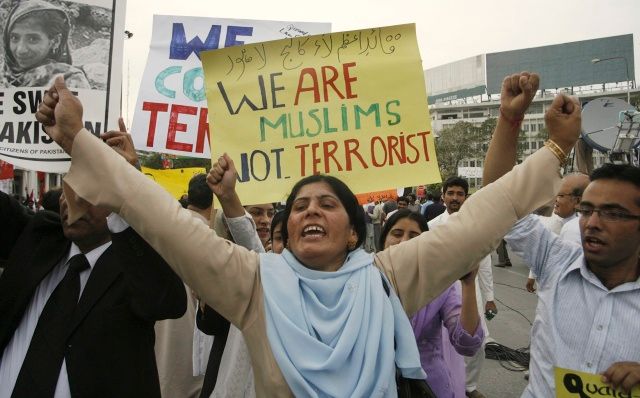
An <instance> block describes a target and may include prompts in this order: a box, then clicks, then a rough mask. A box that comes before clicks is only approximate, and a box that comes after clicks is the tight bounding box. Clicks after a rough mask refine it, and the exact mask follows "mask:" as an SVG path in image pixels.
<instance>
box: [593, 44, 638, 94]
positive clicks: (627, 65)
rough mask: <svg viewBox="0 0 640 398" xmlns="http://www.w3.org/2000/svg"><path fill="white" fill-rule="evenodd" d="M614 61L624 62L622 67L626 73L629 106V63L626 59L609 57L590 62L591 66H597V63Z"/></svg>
mask: <svg viewBox="0 0 640 398" xmlns="http://www.w3.org/2000/svg"><path fill="white" fill-rule="evenodd" d="M614 59H621V60H623V61H624V67H625V70H626V72H627V103H628V104H631V80H630V79H629V62H628V61H627V58H626V57H622V56H621V57H610V58H602V59H600V58H594V59H592V60H591V63H592V64H594V65H595V64H597V63H598V62H604V61H611V60H614Z"/></svg>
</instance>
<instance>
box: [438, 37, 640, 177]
mask: <svg viewBox="0 0 640 398" xmlns="http://www.w3.org/2000/svg"><path fill="white" fill-rule="evenodd" d="M520 71H534V72H537V73H538V74H540V80H541V81H540V88H539V91H538V92H537V93H536V97H535V99H534V101H533V103H532V104H531V107H530V108H529V110H528V112H527V114H526V115H525V118H524V121H523V122H522V131H523V133H524V134H523V136H522V137H523V139H522V140H521V146H522V148H521V150H522V151H521V153H522V157H524V156H527V155H529V154H531V153H532V152H533V151H535V150H537V149H538V148H540V147H541V146H542V145H543V143H544V140H545V139H546V137H544V136H545V134H544V133H542V134H541V131H543V129H544V113H545V111H546V109H547V107H548V106H549V104H550V103H551V101H552V100H553V97H554V96H555V94H556V93H558V92H567V93H569V94H573V95H576V96H578V98H579V99H580V102H581V103H582V105H583V107H584V106H585V105H586V104H587V103H588V102H589V101H591V100H593V99H595V98H600V97H617V98H621V99H624V100H625V101H626V100H627V95H629V96H631V103H632V104H634V103H636V102H637V101H638V97H639V90H638V89H637V88H635V87H634V84H633V83H634V81H635V77H634V51H633V35H631V34H628V35H622V36H612V37H605V38H600V39H593V40H584V41H579V42H571V43H563V44H557V45H550V46H543V47H535V48H526V49H520V50H513V51H504V52H499V53H490V54H481V55H477V56H475V57H471V58H466V59H463V60H460V61H456V62H452V63H449V64H446V65H441V66H438V67H435V68H432V69H427V70H426V71H425V79H426V82H427V90H428V93H429V112H430V116H431V128H432V130H433V132H434V133H435V135H436V136H438V135H439V133H441V132H442V130H443V129H445V128H447V127H450V126H452V125H454V124H456V123H458V122H460V121H465V122H469V123H471V124H473V125H475V126H480V125H481V124H482V122H484V121H485V120H486V119H488V118H497V117H498V116H499V112H500V110H499V109H500V88H501V85H502V80H503V78H504V77H505V76H507V75H509V74H513V73H518V72H520ZM605 160H606V156H605V155H604V154H603V153H600V152H598V151H594V166H596V167H597V166H599V165H601V164H602V163H604V162H605ZM481 169H482V159H464V160H462V161H461V164H459V173H460V174H461V175H463V176H465V177H467V178H468V179H469V183H470V186H471V187H472V188H480V187H481V186H482V178H481V176H482V171H481ZM443 178H446V176H443Z"/></svg>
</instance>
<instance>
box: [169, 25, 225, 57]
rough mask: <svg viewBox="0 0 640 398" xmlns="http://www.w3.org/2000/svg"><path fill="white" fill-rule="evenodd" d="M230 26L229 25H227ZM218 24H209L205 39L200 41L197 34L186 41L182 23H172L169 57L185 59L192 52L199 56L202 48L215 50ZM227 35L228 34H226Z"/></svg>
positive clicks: (217, 41) (218, 34)
mask: <svg viewBox="0 0 640 398" xmlns="http://www.w3.org/2000/svg"><path fill="white" fill-rule="evenodd" d="M229 28H231V27H229ZM221 30H222V28H221V26H220V25H211V29H210V30H209V34H208V35H207V39H206V40H205V41H204V43H203V42H202V40H200V38H199V37H198V36H196V37H194V38H193V39H191V41H189V42H187V35H186V34H185V32H184V25H183V24H181V23H174V24H173V31H172V33H171V46H170V47H169V58H170V59H180V60H185V59H187V58H189V56H190V55H191V53H192V52H194V53H196V56H197V57H198V58H200V52H201V51H204V50H217V49H218V43H219V42H220V31H221ZM227 36H228V35H227Z"/></svg>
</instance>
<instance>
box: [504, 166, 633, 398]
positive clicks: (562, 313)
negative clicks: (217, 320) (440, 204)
mask: <svg viewBox="0 0 640 398" xmlns="http://www.w3.org/2000/svg"><path fill="white" fill-rule="evenodd" d="M576 211H577V212H578V214H579V225H580V234H581V240H582V247H580V246H578V245H576V244H575V243H572V242H567V241H564V240H562V239H561V238H560V237H558V236H557V235H555V234H553V233H552V232H550V231H549V230H548V229H547V228H545V227H544V226H543V225H542V224H541V223H540V221H539V220H537V219H536V218H535V217H532V216H527V217H525V218H523V219H522V220H520V221H518V222H517V223H516V225H515V226H514V228H513V229H512V230H511V232H510V233H509V234H508V235H507V236H506V237H505V239H506V240H507V242H508V243H509V245H510V246H511V248H513V249H514V251H515V252H517V253H518V254H520V255H521V256H522V257H523V258H524V260H525V261H526V262H527V263H528V264H531V269H532V270H533V272H534V273H535V274H536V275H537V276H538V308H537V309H536V319H535V321H534V324H533V329H532V336H531V363H530V379H529V385H528V386H527V389H526V390H525V391H524V394H523V397H550V396H555V392H554V390H555V383H554V367H561V368H568V369H575V370H578V371H582V372H589V373H595V374H601V375H602V377H603V380H606V382H607V383H609V384H611V385H612V386H614V387H617V388H621V389H623V390H624V391H629V390H630V389H631V388H632V387H634V386H637V385H640V344H638V340H637V339H638V333H640V316H639V314H640V264H639V262H638V258H639V256H640V169H638V168H637V167H634V166H630V165H612V164H607V165H605V166H603V167H601V168H599V169H597V170H595V171H594V172H593V174H592V175H591V183H590V184H589V185H588V187H587V188H586V190H585V191H584V194H583V196H582V200H581V201H580V204H579V205H578V206H577V207H576Z"/></svg>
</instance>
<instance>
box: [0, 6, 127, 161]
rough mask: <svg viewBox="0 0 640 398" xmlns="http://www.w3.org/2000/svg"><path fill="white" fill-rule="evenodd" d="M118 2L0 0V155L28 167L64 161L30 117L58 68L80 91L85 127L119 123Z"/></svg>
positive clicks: (120, 11)
mask: <svg viewBox="0 0 640 398" xmlns="http://www.w3.org/2000/svg"><path fill="white" fill-rule="evenodd" d="M124 10H125V2H124V1H122V0H85V1H61V0H0V26H3V27H4V28H3V30H2V45H3V46H2V51H3V52H4V56H3V57H1V58H0V159H2V160H4V161H6V162H9V163H12V164H14V165H16V166H19V167H22V168H26V169H31V170H39V171H47V172H56V173H61V172H65V171H66V170H67V169H68V167H69V158H68V156H67V155H66V154H65V153H64V152H63V151H62V149H61V148H60V147H58V146H57V145H56V144H55V143H53V142H51V140H50V139H49V138H48V136H47V135H46V134H45V132H44V130H43V128H42V126H41V125H40V124H39V123H38V122H36V120H35V118H34V114H35V112H36V111H37V108H38V104H39V103H40V102H41V100H42V97H43V94H44V92H45V90H47V89H48V88H49V87H50V86H51V84H52V83H53V80H54V79H55V77H56V76H59V75H63V76H64V78H65V81H66V83H67V86H68V87H69V88H70V89H72V91H73V92H74V93H76V95H78V97H79V98H80V99H81V101H82V103H83V105H84V120H85V127H86V128H87V129H89V130H90V131H92V132H93V133H95V134H98V133H101V132H104V131H106V130H107V127H109V128H111V127H114V128H115V127H116V126H117V118H118V116H119V115H120V95H121V76H122V73H121V68H122V46H123V39H124V38H123V32H124V26H123V25H124Z"/></svg>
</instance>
